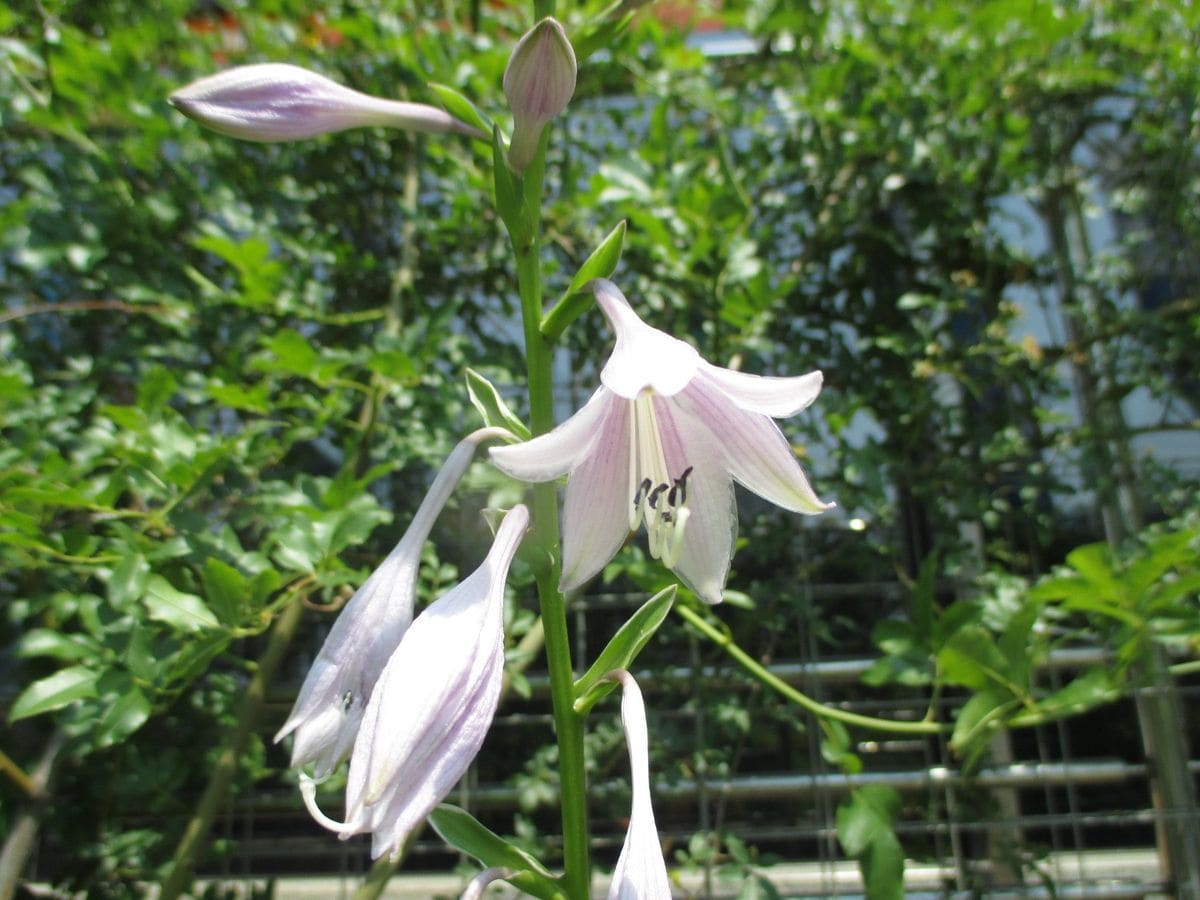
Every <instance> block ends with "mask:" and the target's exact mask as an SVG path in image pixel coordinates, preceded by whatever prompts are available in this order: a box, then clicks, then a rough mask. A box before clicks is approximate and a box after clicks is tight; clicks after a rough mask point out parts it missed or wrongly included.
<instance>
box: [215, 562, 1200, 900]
mask: <svg viewBox="0 0 1200 900" xmlns="http://www.w3.org/2000/svg"><path fill="white" fill-rule="evenodd" d="M839 589H840V588H831V590H832V591H834V592H836V591H837V590H839ZM859 589H860V590H861V589H862V588H861V586H860V587H859ZM873 590H875V591H878V592H879V593H880V594H881V595H893V594H898V593H899V591H900V588H899V585H876V586H874V587H873ZM636 599H639V598H621V597H611V596H610V597H601V598H593V599H592V600H589V601H588V602H587V603H585V604H578V605H577V607H576V618H575V631H576V638H577V639H578V640H580V641H583V640H584V639H585V636H586V629H587V622H588V618H589V614H590V613H592V612H594V610H595V609H596V608H604V607H610V608H611V607H612V606H614V605H617V606H620V605H622V604H623V603H625V602H629V603H632V602H635V600H636ZM788 650H789V652H791V653H794V655H793V656H791V657H790V658H786V659H778V660H775V661H773V663H772V664H771V666H770V669H771V671H772V672H773V673H774V674H775V675H776V676H778V677H779V678H782V679H784V680H786V681H788V682H789V683H792V684H794V685H796V686H797V687H799V688H801V689H802V690H804V691H805V692H806V693H808V694H809V695H810V696H812V697H813V698H814V699H816V700H818V701H820V702H823V703H826V704H830V705H833V706H837V707H840V708H843V709H847V710H852V711H855V712H860V713H864V714H870V715H885V716H890V717H893V718H901V719H903V718H909V719H917V718H920V717H921V716H923V715H925V712H926V708H927V706H928V704H929V697H928V695H927V694H925V693H922V692H920V691H918V690H915V689H914V690H911V691H908V692H904V691H899V692H898V691H896V690H888V691H886V692H880V691H876V690H871V689H867V688H865V687H864V686H863V685H862V684H861V682H860V680H859V679H860V676H861V675H862V673H863V672H864V671H866V669H867V668H868V667H869V665H870V664H871V660H870V659H867V658H853V659H846V658H831V657H828V656H823V655H821V653H820V648H819V644H818V642H817V641H816V640H815V639H812V638H811V637H798V639H797V641H796V642H795V646H794V647H791V648H788ZM1104 659H1105V657H1104V654H1103V651H1101V650H1099V649H1086V648H1085V649H1073V650H1065V651H1058V652H1055V653H1053V654H1052V655H1051V656H1050V657H1049V659H1048V660H1046V662H1045V665H1044V667H1043V669H1042V671H1041V673H1040V677H1042V678H1044V679H1045V681H1046V684H1047V685H1048V686H1051V687H1052V686H1054V685H1057V684H1060V683H1062V682H1063V681H1064V680H1065V679H1066V678H1067V677H1068V676H1069V674H1070V672H1071V671H1073V670H1077V669H1079V668H1082V667H1084V666H1088V665H1094V664H1097V663H1101V662H1103V661H1104ZM646 676H647V677H645V678H644V679H641V680H642V684H643V690H644V692H645V693H646V701H647V705H648V707H650V708H651V709H652V710H655V709H657V715H658V716H660V721H661V722H666V723H667V724H668V725H669V726H670V727H671V729H672V730H673V731H674V732H675V733H676V734H679V733H681V732H683V731H690V732H691V733H693V734H694V735H696V736H697V738H698V739H700V740H702V739H703V736H704V735H705V734H706V732H707V731H708V730H709V725H710V724H711V723H710V722H709V721H707V720H708V719H709V718H710V717H711V716H712V712H711V710H710V709H709V707H708V706H707V705H706V704H704V703H696V704H689V703H686V702H679V698H680V697H684V696H686V695H687V693H688V692H689V691H693V690H696V689H698V688H704V689H705V690H714V689H715V690H717V691H727V692H729V694H730V696H731V698H732V699H734V700H735V702H740V700H738V698H739V697H740V694H739V692H746V691H753V690H754V688H753V686H750V685H748V684H747V683H746V682H745V681H744V680H743V679H738V678H736V677H734V674H733V673H732V672H731V671H730V670H728V669H726V668H725V667H723V666H721V665H712V664H705V665H697V666H690V665H682V666H681V665H673V666H669V667H666V668H661V669H658V670H656V671H654V672H652V673H651V672H647V673H646ZM528 687H529V691H530V693H531V700H532V702H529V703H528V704H516V708H515V709H514V708H512V706H513V705H511V704H506V705H505V706H504V707H502V709H501V714H500V715H499V716H498V718H497V720H496V722H495V724H494V725H493V731H492V736H491V737H489V744H488V745H485V748H484V756H487V755H488V754H489V746H492V745H499V746H503V747H508V748H511V747H521V746H523V747H527V748H530V749H531V750H532V748H536V747H538V746H540V745H541V744H544V743H546V742H548V741H549V740H550V737H549V735H550V727H551V722H550V717H549V715H548V714H546V715H543V714H541V713H538V712H531V711H530V710H536V709H542V708H546V707H545V704H542V703H539V702H538V701H539V699H540V698H542V697H543V696H544V695H545V694H546V691H547V688H546V683H545V679H544V676H543V675H541V674H539V673H536V672H534V673H531V674H530V675H529V685H528ZM1179 691H1180V694H1181V699H1182V701H1183V703H1184V705H1185V708H1193V709H1195V708H1200V705H1198V704H1197V702H1196V701H1197V700H1198V699H1200V683H1197V681H1196V680H1195V679H1192V680H1191V681H1190V682H1185V683H1183V684H1182V685H1181V686H1180V688H1179ZM289 702H290V700H289V698H287V697H284V696H281V697H279V698H278V701H277V704H278V706H277V712H278V714H279V716H280V717H282V715H283V713H284V711H285V709H286V706H287V704H288V703H289ZM960 702H961V700H960V698H957V697H955V696H954V695H953V694H948V695H945V696H942V697H940V698H938V699H937V700H936V707H937V713H938V715H939V717H940V718H941V719H942V720H943V721H950V720H951V718H952V715H953V711H954V708H955V707H956V705H957V704H958V703H960ZM806 720H807V716H806V715H805V714H803V713H801V712H800V711H797V715H796V727H795V729H794V730H795V732H796V740H797V741H799V742H801V743H800V745H799V747H797V746H792V747H791V748H790V752H789V753H788V754H781V753H778V752H776V753H775V756H774V757H773V756H772V751H771V750H770V749H769V748H768V750H766V751H761V750H759V751H756V752H755V753H754V754H752V755H753V764H752V765H746V766H745V767H744V768H740V767H734V769H733V770H731V771H727V772H723V773H705V772H691V773H690V775H689V776H685V775H683V774H681V771H680V770H679V769H678V768H676V769H675V770H673V771H671V770H666V769H664V767H663V766H661V765H659V766H657V769H658V772H657V783H656V787H655V806H656V814H657V818H658V821H659V825H660V830H661V833H662V837H663V841H664V846H665V849H666V852H667V854H668V860H669V861H677V859H678V856H677V851H682V850H683V849H684V848H686V847H688V845H689V841H691V840H692V839H693V835H695V834H696V833H698V832H701V833H704V832H721V833H728V834H733V835H736V836H737V837H738V838H740V839H741V840H743V841H745V842H746V843H747V844H749V845H752V846H753V847H755V848H756V849H757V852H758V853H759V854H760V856H759V859H760V861H761V862H762V864H761V865H759V866H757V867H756V871H757V872H758V873H759V874H761V875H763V876H765V877H767V878H768V879H770V880H771V881H772V883H773V884H774V885H775V886H776V888H777V889H778V890H779V891H780V892H781V893H782V894H783V895H785V896H795V897H802V896H804V897H829V896H853V895H856V894H857V895H861V893H862V887H861V882H860V881H859V880H858V877H857V872H856V868H855V867H854V865H853V863H849V862H848V861H847V860H846V859H845V857H844V855H843V854H842V853H841V852H840V850H839V847H838V843H837V838H836V825H835V822H836V813H837V807H838V804H839V803H840V802H841V801H842V799H843V798H844V797H845V796H846V795H847V793H848V791H850V790H851V789H853V788H854V787H856V786H860V785H864V784H882V785H889V786H891V787H893V788H895V789H896V790H897V791H899V792H900V793H901V795H902V797H903V800H904V806H903V813H902V818H901V821H900V822H899V824H898V827H897V832H898V834H899V836H900V838H901V841H902V843H903V844H904V847H905V851H906V855H907V856H908V858H909V863H908V866H907V889H908V892H909V896H930V897H970V896H998V897H999V896H1021V897H1043V896H1044V897H1071V896H1081V897H1084V896H1085V897H1126V896H1128V897H1135V896H1136V897H1144V896H1155V895H1162V896H1168V895H1169V894H1170V891H1171V886H1170V885H1168V884H1167V883H1166V881H1165V879H1164V874H1163V873H1164V870H1163V868H1162V866H1161V860H1160V858H1159V855H1158V850H1157V847H1156V835H1155V826H1156V823H1160V822H1162V821H1164V820H1165V819H1169V818H1171V817H1172V816H1182V815H1191V816H1194V815H1195V813H1194V811H1190V812H1189V811H1181V810H1171V809H1169V808H1166V809H1163V808H1159V809H1156V808H1155V806H1154V804H1153V802H1152V796H1151V787H1150V774H1151V769H1152V766H1153V763H1152V762H1150V761H1147V760H1146V759H1145V758H1144V754H1143V752H1142V750H1141V744H1140V738H1139V732H1138V724H1137V712H1136V709H1135V704H1134V702H1133V700H1132V699H1128V700H1123V701H1121V702H1119V703H1116V704H1112V705H1110V706H1107V707H1105V708H1103V709H1101V710H1098V711H1095V712H1093V713H1090V714H1088V715H1086V716H1082V717H1079V718H1076V719H1069V720H1063V721H1059V722H1055V723H1050V724H1046V725H1041V726H1038V727H1036V728H1033V729H1029V730H1026V731H1022V732H1014V733H1012V734H1010V735H1005V736H1003V737H1002V738H1000V739H998V740H997V741H996V742H994V744H993V746H992V748H991V754H990V760H989V761H988V762H987V763H986V764H984V765H983V766H982V767H981V768H980V769H979V770H978V771H976V772H974V773H971V774H967V773H964V772H963V771H962V770H961V768H960V765H959V761H958V760H956V759H955V758H954V757H953V754H952V753H951V752H950V750H949V748H948V747H947V745H946V741H945V739H944V738H942V737H928V738H926V737H922V738H919V739H914V738H908V737H905V738H880V737H873V736H869V735H865V734H863V735H861V736H860V738H859V740H858V742H857V744H856V745H855V747H854V749H855V751H856V752H857V753H858V755H859V756H860V757H861V758H862V760H863V761H864V764H865V765H864V769H863V771H862V772H861V773H859V774H854V775H848V774H845V773H843V772H841V771H838V770H837V769H836V768H835V767H834V766H832V765H831V764H830V763H829V762H828V761H826V759H825V757H824V755H823V754H822V750H821V746H820V740H819V734H818V731H817V729H815V728H811V727H807V728H806V727H805V724H806ZM752 731H753V729H752ZM751 739H753V735H751ZM508 755H509V756H510V757H511V758H499V759H497V758H494V755H493V757H490V758H489V759H488V771H491V772H500V771H506V772H508V773H510V774H511V773H516V772H519V771H520V770H521V768H522V766H523V765H524V764H525V762H526V758H525V757H518V756H512V754H511V753H509V754H508ZM750 755H751V754H747V757H749V756H750ZM789 759H790V760H792V761H791V762H788V761H787V760H789ZM797 759H799V760H800V763H799V765H797V764H796V763H795V761H796V760H797ZM773 760H774V761H773ZM772 766H774V767H773V768H772ZM623 772H624V770H623V769H621V770H620V771H619V772H617V773H615V774H616V776H617V777H613V778H609V777H606V776H605V775H604V773H597V775H596V777H595V779H594V784H593V797H594V800H595V804H596V805H597V807H599V808H601V809H607V808H609V807H611V806H612V805H613V804H612V801H613V799H614V797H620V796H624V795H623V794H622V791H623V790H624V786H623V783H622V781H621V778H620V776H621V775H623ZM1197 774H1200V762H1197V760H1196V759H1192V760H1191V761H1190V765H1189V776H1190V777H1191V778H1192V779H1193V780H1194V779H1195V778H1196V776H1197ZM451 799H453V800H454V801H455V802H458V803H460V804H461V805H463V806H465V807H467V808H469V809H471V810H472V811H473V812H475V813H476V814H477V815H479V816H480V817H481V818H483V819H484V820H485V821H488V822H489V823H493V824H494V825H495V827H496V828H497V830H500V831H505V830H510V831H511V828H512V822H513V821H514V819H513V817H514V814H515V813H517V812H518V811H519V810H520V809H521V801H522V790H521V788H519V787H518V786H517V785H515V784H514V783H513V782H512V781H508V780H501V779H494V780H489V779H488V778H487V777H486V776H482V775H481V774H480V772H479V771H475V772H473V773H472V775H471V776H470V777H469V778H468V779H467V780H466V782H465V783H464V785H463V786H462V787H461V788H460V790H459V792H458V793H457V795H456V796H454V797H452V798H451ZM542 813H543V814H544V815H545V817H546V818H547V819H548V820H549V821H550V822H551V824H552V822H553V818H554V816H553V809H552V804H551V805H550V806H548V807H547V808H546V809H545V810H543V811H542ZM526 814H527V816H528V817H530V818H531V819H536V818H537V816H538V814H539V813H538V811H537V810H526ZM218 831H219V835H220V839H221V840H222V842H223V844H224V845H225V847H226V851H227V852H225V853H224V854H223V855H222V856H221V858H220V860H219V861H218V862H217V863H216V864H215V865H213V866H212V867H210V869H209V871H208V872H207V875H208V876H209V877H214V878H218V879H224V880H233V881H239V880H241V881H253V880H262V879H265V878H274V877H279V878H284V879H287V880H284V881H280V882H279V886H277V889H276V892H277V894H278V895H279V896H297V897H299V896H310V895H311V894H306V893H305V891H308V890H314V889H316V890H321V888H313V885H314V884H318V882H312V881H307V880H304V879H306V878H308V879H311V878H312V877H317V876H319V877H322V878H325V879H326V881H322V882H319V884H324V885H326V888H324V889H326V890H329V891H337V892H344V891H347V890H349V889H350V887H351V886H352V885H353V884H354V883H355V882H356V881H357V880H358V879H359V878H360V877H361V876H362V874H363V873H365V871H366V870H367V869H368V868H369V866H370V859H369V854H368V852H367V844H366V842H365V841H364V840H362V839H355V840H351V841H347V842H339V841H337V840H336V839H335V838H333V836H332V835H330V834H329V833H328V832H325V831H322V830H321V829H319V828H318V827H317V826H315V825H313V824H312V823H311V822H309V821H308V817H307V814H306V813H305V812H304V811H303V810H302V809H301V808H300V807H299V804H298V802H297V798H296V796H295V794H294V792H293V791H292V790H291V789H290V788H288V787H287V786H286V785H284V784H279V785H276V786H272V787H270V788H268V789H266V790H262V791H259V792H258V793H256V794H254V795H253V796H251V797H248V798H245V799H243V800H240V801H238V802H237V803H236V804H235V805H234V807H233V808H231V809H230V810H229V811H228V812H227V814H226V815H225V816H224V817H223V818H222V820H221V822H220V823H219V828H218ZM547 831H548V832H549V833H552V830H551V829H550V828H548V829H547ZM593 833H594V838H593V839H594V846H595V852H596V857H597V860H598V861H599V862H600V865H601V867H603V865H604V864H605V862H607V863H609V864H611V862H612V860H613V859H615V856H616V853H617V851H618V850H619V847H620V843H621V841H622V839H623V823H622V822H621V821H620V820H619V819H614V818H613V817H611V816H606V815H597V816H593ZM772 857H774V858H778V859H779V860H780V862H779V863H778V864H772V863H770V859H771V858H772ZM458 861H459V860H456V858H455V857H454V856H452V855H450V854H448V853H447V852H446V850H445V848H444V846H443V845H441V844H440V842H438V841H437V839H436V837H435V836H434V835H432V833H426V834H425V835H424V836H423V837H422V838H421V839H419V840H418V841H417V843H416V844H415V846H414V847H413V848H412V850H411V852H410V854H409V857H408V859H407V860H406V862H405V865H404V868H403V871H402V874H401V875H400V876H398V877H397V879H395V881H394V885H393V887H392V888H390V889H389V891H390V893H389V896H392V895H394V896H398V897H399V896H430V897H432V896H440V895H447V894H449V895H453V893H454V890H455V888H454V887H453V886H454V885H455V884H461V880H456V879H455V878H454V877H453V876H451V877H450V878H449V879H448V880H447V879H444V878H443V880H442V881H440V882H439V881H437V879H436V878H435V879H433V880H432V881H431V880H430V877H431V876H430V875H428V874H427V873H431V872H443V873H444V872H447V871H450V870H452V868H453V866H454V865H455V863H456V862H458ZM677 874H678V875H679V877H680V885H681V888H680V889H681V891H684V892H685V893H686V895H687V896H696V897H703V896H712V897H718V896H736V894H737V890H738V887H739V885H738V884H737V880H738V878H744V877H745V874H744V871H743V870H739V871H738V872H735V873H734V874H733V875H732V876H731V875H729V874H728V872H727V871H726V870H723V869H722V867H721V865H720V861H719V860H718V861H717V862H715V863H713V864H712V865H710V866H707V867H706V866H704V865H687V866H683V867H681V868H678V869H677ZM294 878H298V879H300V880H297V881H293V880H291V879H294ZM330 878H332V879H333V880H332V881H329V880H328V879H330ZM431 885H432V886H431ZM438 885H440V886H438ZM1177 896H1187V894H1186V893H1178V894H1177Z"/></svg>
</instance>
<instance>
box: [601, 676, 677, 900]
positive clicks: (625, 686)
mask: <svg viewBox="0 0 1200 900" xmlns="http://www.w3.org/2000/svg"><path fill="white" fill-rule="evenodd" d="M606 677H607V678H608V679H609V680H611V681H617V682H620V684H621V691H622V693H621V725H622V726H624V728H625V744H626V746H627V747H628V748H629V779H630V782H631V786H632V787H633V804H632V807H631V809H630V811H629V830H628V831H627V832H625V843H624V844H623V845H622V846H621V855H620V857H619V858H618V859H617V867H616V868H615V869H614V870H613V876H612V884H611V885H610V886H609V888H608V900H670V898H671V884H670V882H669V881H668V880H667V866H666V863H664V862H663V855H662V846H661V844H660V843H659V840H658V826H656V825H655V824H654V810H653V809H652V808H651V805H650V735H649V733H648V731H647V729H646V707H645V705H644V704H643V703H642V692H641V689H640V688H638V685H637V682H636V681H634V679H633V676H632V675H630V674H629V673H628V672H626V671H625V670H624V669H618V670H617V671H615V672H610V673H609V674H608V675H607V676H606Z"/></svg>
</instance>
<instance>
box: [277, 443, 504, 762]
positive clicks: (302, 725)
mask: <svg viewBox="0 0 1200 900" xmlns="http://www.w3.org/2000/svg"><path fill="white" fill-rule="evenodd" d="M506 434H507V432H505V431H503V429H498V428H481V429H479V430H478V431H475V432H473V433H472V434H470V435H468V436H467V437H466V438H464V439H463V440H462V441H460V442H459V444H458V445H457V446H456V447H455V448H454V450H453V451H452V452H451V454H450V456H449V457H448V458H447V459H446V462H445V463H444V464H443V465H442V468H441V470H440V471H439V472H438V474H437V477H436V478H435V479H434V480H433V484H432V485H430V487H429V490H428V491H427V492H426V494H425V498H424V499H423V500H422V501H421V505H420V507H418V509H417V512H416V514H415V515H414V516H413V518H412V522H410V523H409V526H408V529H407V531H405V533H404V537H402V538H401V539H400V542H399V543H398V544H396V547H395V548H394V549H393V550H392V552H391V553H389V554H388V556H387V558H386V559H385V560H384V561H383V562H382V563H381V564H380V565H379V568H377V569H376V570H375V571H374V572H372V573H371V576H370V577H369V578H368V579H367V580H366V581H365V582H363V585H362V587H360V588H359V589H358V590H357V591H355V593H354V596H353V597H352V598H350V602H349V603H347V604H346V606H345V607H344V608H343V609H342V611H341V612H340V613H339V614H338V617H337V621H335V622H334V623H333V628H331V629H330V631H329V635H328V637H326V638H325V643H324V644H322V645H321V650H320V652H319V653H318V654H317V658H316V660H315V661H314V662H313V664H312V667H311V668H310V669H309V671H308V675H307V676H306V677H305V679H304V684H303V685H302V686H301V688H300V693H299V695H298V696H297V698H296V703H295V705H294V706H293V707H292V712H291V714H290V715H289V716H288V718H287V721H286V722H284V724H283V727H282V728H280V729H279V733H278V734H276V735H275V740H276V742H278V741H281V740H283V738H285V737H287V735H289V734H291V733H292V732H295V735H296V736H295V740H294V743H293V745H292V765H293V766H297V767H299V766H304V765H307V764H309V763H313V764H314V774H315V776H316V777H317V778H318V779H321V778H324V777H325V776H327V775H328V774H329V773H330V772H332V771H333V769H334V768H336V767H337V765H338V763H340V762H341V761H342V760H343V759H345V758H346V756H347V755H349V753H350V748H351V747H352V746H353V745H354V738H355V735H357V734H358V729H359V724H360V722H361V721H362V717H363V711H364V710H365V709H366V707H367V702H368V700H369V699H370V697H371V692H372V688H373V687H374V685H375V681H376V679H378V678H379V674H380V672H382V671H383V667H384V665H385V664H386V663H387V661H388V659H389V658H390V657H391V655H392V653H393V652H394V651H395V649H396V647H397V645H398V644H399V643H400V639H401V638H402V637H403V636H404V633H405V631H407V630H408V627H409V624H410V623H411V622H412V617H413V600H414V597H415V595H416V583H417V567H418V566H419V564H420V562H421V548H422V547H423V546H424V544H425V541H426V539H427V538H428V537H429V532H430V529H432V528H433V523H434V521H435V520H436V519H437V517H438V514H439V513H440V512H441V511H442V507H444V506H445V505H446V501H447V500H448V499H449V497H450V494H451V493H453V491H454V488H455V486H456V485H457V484H458V482H459V481H460V480H461V479H462V476H463V473H464V472H466V470H467V467H468V466H469V465H470V464H471V459H472V457H473V456H474V454H475V450H476V448H477V447H478V446H479V444H480V443H481V442H483V441H485V440H489V439H495V438H497V437H502V436H504V435H506Z"/></svg>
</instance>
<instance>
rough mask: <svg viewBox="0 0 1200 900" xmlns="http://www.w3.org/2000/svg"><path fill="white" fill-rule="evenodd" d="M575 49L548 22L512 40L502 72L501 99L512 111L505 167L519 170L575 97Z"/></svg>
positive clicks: (550, 19)
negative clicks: (515, 42)
mask: <svg viewBox="0 0 1200 900" xmlns="http://www.w3.org/2000/svg"><path fill="white" fill-rule="evenodd" d="M576 68H577V67H576V64H575V50H574V49H573V48H572V47H571V41H570V40H569V39H568V38H567V33H566V32H565V31H563V27H562V26H561V25H559V24H558V22H556V21H555V20H554V19H552V18H549V17H547V18H545V19H542V21H540V22H538V23H537V24H536V25H534V26H533V28H532V29H530V30H529V32H528V33H527V34H526V35H525V36H524V37H523V38H521V40H520V41H518V42H517V46H516V48H515V49H514V50H513V54H512V58H511V59H509V61H508V68H507V69H505V70H504V96H505V97H507V98H508V105H509V107H510V108H511V109H512V112H513V136H512V142H511V143H510V144H509V148H508V163H509V165H510V166H512V167H513V169H515V170H516V171H518V172H523V171H524V170H525V168H526V167H527V166H528V165H529V163H530V162H531V161H532V160H533V157H534V155H535V154H536V153H537V146H538V141H539V140H541V137H542V129H543V128H545V127H546V124H547V123H548V122H549V121H550V120H551V119H553V118H554V117H555V116H557V115H558V114H559V113H561V112H562V111H563V110H564V109H566V107H567V103H569V102H570V100H571V96H572V95H573V94H574V93H575V74H576Z"/></svg>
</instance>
